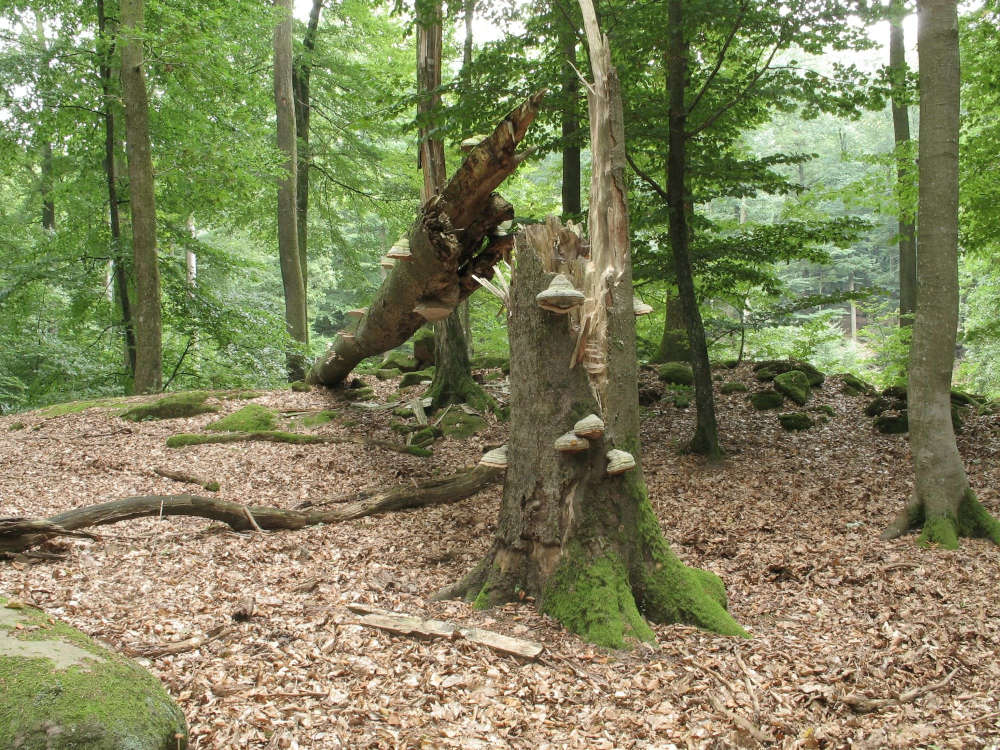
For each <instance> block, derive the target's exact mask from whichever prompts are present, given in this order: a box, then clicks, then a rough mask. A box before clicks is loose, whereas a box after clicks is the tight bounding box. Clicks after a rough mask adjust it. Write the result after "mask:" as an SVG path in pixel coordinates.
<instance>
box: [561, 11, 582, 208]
mask: <svg viewBox="0 0 1000 750" xmlns="http://www.w3.org/2000/svg"><path fill="white" fill-rule="evenodd" d="M559 32H560V33H559V46H560V49H561V50H562V54H563V55H564V57H565V62H564V63H563V67H562V96H563V104H562V212H563V218H564V219H566V220H570V219H572V220H579V219H580V217H581V216H582V215H583V203H582V201H581V198H580V193H581V191H582V185H581V177H580V173H581V170H580V116H579V114H578V112H577V98H578V97H579V95H580V79H579V76H578V75H577V72H576V68H574V67H573V65H575V63H576V29H573V28H570V27H569V25H568V21H567V20H566V19H562V20H561V21H560V25H559Z"/></svg>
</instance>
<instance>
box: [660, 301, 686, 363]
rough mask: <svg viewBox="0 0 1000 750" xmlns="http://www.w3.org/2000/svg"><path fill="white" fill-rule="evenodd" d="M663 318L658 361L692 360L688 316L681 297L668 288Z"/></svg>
mask: <svg viewBox="0 0 1000 750" xmlns="http://www.w3.org/2000/svg"><path fill="white" fill-rule="evenodd" d="M665 308H666V309H665V313H664V318H663V336H662V337H661V338H660V350H659V351H658V352H657V355H656V361H657V362H690V361H691V345H690V344H689V343H688V331H687V328H688V326H687V318H686V317H685V316H684V306H683V305H682V304H681V298H680V297H679V296H678V295H676V294H674V293H673V290H671V289H669V288H668V289H667V300H666V305H665Z"/></svg>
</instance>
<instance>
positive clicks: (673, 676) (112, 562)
mask: <svg viewBox="0 0 1000 750" xmlns="http://www.w3.org/2000/svg"><path fill="white" fill-rule="evenodd" d="M642 377H643V378H644V379H648V380H650V381H652V376H651V375H649V374H648V373H644V374H643V376H642ZM724 377H725V378H726V379H727V380H742V381H743V382H745V383H747V384H748V385H750V387H751V389H758V388H760V385H759V384H757V383H756V382H755V381H754V380H753V374H752V372H751V371H750V369H749V368H747V367H743V368H740V369H738V370H736V371H727V372H725V374H724ZM366 379H368V380H371V381H373V385H374V386H375V389H376V392H377V394H378V395H379V396H381V397H382V398H383V400H385V399H387V398H388V397H389V394H390V393H391V392H392V391H393V390H394V389H395V383H394V382H393V381H387V382H381V381H376V380H375V379H374V378H367V377H366ZM137 400H140V401H141V400H142V399H137ZM245 403H246V402H244V401H221V402H220V407H221V409H222V411H223V412H230V411H235V410H236V409H238V408H240V407H241V406H242V405H244V404H245ZM254 403H260V404H263V405H265V406H268V407H271V408H273V409H276V410H291V411H306V410H319V409H334V410H336V411H337V413H338V416H337V418H336V419H334V420H333V421H332V422H329V423H328V424H325V425H322V426H319V427H313V428H301V429H303V430H306V429H307V430H308V431H312V432H317V433H321V434H334V435H336V434H342V435H349V434H353V435H363V436H368V437H380V438H383V439H386V440H398V439H399V438H398V435H396V434H395V433H393V432H392V431H391V430H390V428H389V422H390V420H391V419H392V417H391V413H390V412H387V411H374V412H373V411H365V410H360V409H354V408H351V407H349V406H348V405H347V403H346V402H345V401H343V400H342V399H339V398H338V397H337V396H336V395H335V394H331V393H329V392H326V391H323V390H314V391H312V392H309V393H293V392H290V391H284V392H268V393H264V394H263V395H261V396H260V397H258V398H256V399H255V400H254ZM866 403H867V399H866V398H864V397H849V396H846V395H843V394H842V393H841V392H840V382H839V380H838V379H837V378H828V379H827V381H826V384H825V385H824V386H823V387H822V388H819V389H814V395H813V400H812V402H811V404H810V405H814V404H828V405H829V406H830V407H832V409H833V410H834V413H835V415H834V416H833V417H832V418H831V419H830V421H829V422H827V423H826V424H823V425H820V426H817V427H815V428H813V429H811V430H807V431H804V432H799V433H791V432H785V431H784V430H783V429H781V428H780V427H779V426H778V424H777V416H776V412H774V411H770V412H756V411H754V410H753V409H752V408H751V407H750V405H749V403H748V402H747V398H746V394H745V393H735V394H732V395H719V396H718V400H717V404H718V407H719V418H720V424H721V431H722V439H723V443H724V445H725V448H726V450H727V451H728V454H729V455H728V458H727V459H726V461H725V462H724V463H722V464H720V465H717V466H713V465H708V464H706V463H705V462H703V461H702V460H701V459H699V458H697V457H694V456H690V455H684V454H683V453H682V452H681V451H680V449H679V447H680V446H681V445H682V443H683V441H684V439H685V438H686V437H687V436H689V435H690V433H691V430H692V425H693V418H694V409H693V407H691V408H689V409H678V408H675V407H674V406H673V405H672V403H670V402H669V401H662V402H659V403H657V404H654V405H652V406H649V407H644V408H643V421H642V437H643V446H644V447H643V450H644V453H643V465H644V469H645V475H646V480H647V482H648V485H649V490H650V496H651V499H652V501H653V504H654V507H655V508H656V510H657V512H658V514H659V516H660V519H661V521H662V525H663V529H664V532H665V534H666V535H667V538H668V539H669V540H670V541H671V543H672V545H673V548H674V549H675V550H676V551H677V553H678V554H679V555H680V557H681V558H682V559H683V560H685V561H686V562H687V563H689V564H691V565H696V566H700V567H704V568H708V569H710V570H713V571H715V572H716V573H718V574H719V575H720V576H721V577H722V578H723V580H724V581H725V583H726V586H727V588H728V592H729V601H730V610H731V612H732V613H733V615H734V616H735V617H736V619H737V620H738V621H739V622H740V623H742V624H743V625H744V626H745V627H746V628H747V630H748V631H749V632H750V633H751V634H752V636H753V637H752V638H751V639H749V640H737V639H733V638H724V637H719V636H715V635H712V634H710V633H705V632H701V631H699V630H696V629H694V628H690V627H685V626H678V625H668V626H656V627H655V632H656V637H657V644H656V645H652V646H646V645H642V646H638V647H636V648H634V649H632V650H631V651H622V652H610V651H606V650H603V649H600V648H597V647H593V646H590V645H588V644H586V643H584V642H582V641H580V640H579V639H578V638H577V637H576V636H574V635H572V634H570V633H567V632H565V631H564V630H563V629H561V628H560V627H559V626H558V625H557V624H556V623H555V622H554V621H552V620H551V619H549V618H548V617H546V616H543V615H539V614H538V613H537V612H536V610H535V609H534V607H533V605H532V603H531V602H530V601H524V602H519V603H517V604H512V605H509V606H506V607H503V608H501V609H496V610H489V611H477V610H474V609H473V608H472V607H471V606H470V605H468V604H466V603H463V602H443V603H434V602H431V601H430V596H431V595H432V593H433V592H434V591H435V590H437V589H438V588H439V587H441V586H443V585H445V584H448V583H450V582H452V581H454V580H455V579H456V578H458V577H459V576H461V575H462V574H463V573H465V572H466V571H468V570H469V569H470V568H471V567H472V566H473V565H474V564H475V563H476V562H477V561H478V560H479V559H480V558H481V556H482V555H483V554H484V552H485V551H486V549H487V547H488V545H489V543H490V540H491V536H492V533H493V531H494V525H495V521H496V518H497V514H498V505H499V500H500V496H501V488H500V486H499V485H495V486H493V487H491V488H489V489H487V490H486V491H483V492H482V493H480V494H479V495H478V496H476V497H474V498H472V499H470V500H466V501H463V502H461V503H458V504H455V505H448V506H437V507H429V508H423V509H418V510H413V511H404V512H397V513H389V514H386V515H382V516H377V517H369V518H364V519H361V520H359V521H353V522H348V523H342V524H338V525H330V526H322V527H313V528H307V529H304V530H301V531H295V532H288V531H285V532H274V533H251V534H236V533H234V532H232V531H230V530H229V529H228V527H226V526H223V525H220V524H215V523H209V522H206V521H204V520H201V519H179V518H171V519H164V520H155V519H145V520H137V521H131V522H128V523H123V524H118V525H115V526H109V527H104V528H102V529H97V530H96V531H98V532H99V534H100V539H99V540H97V541H91V540H76V539H73V540H70V541H63V542H60V543H59V544H58V545H57V546H58V548H60V549H61V550H62V551H63V552H65V553H66V556H65V558H64V559H62V560H57V561H42V562H39V561H33V560H27V559H24V558H15V559H8V560H6V561H3V560H0V593H5V594H6V595H8V596H11V597H16V598H18V599H21V600H23V601H26V602H28V603H31V604H34V605H36V606H38V607H41V608H42V609H44V610H45V611H46V612H48V613H50V614H52V615H55V616H58V617H60V618H61V619H63V620H65V621H67V622H69V623H70V624H72V625H74V626H76V627H78V628H80V629H81V630H83V631H85V632H87V633H89V634H91V635H92V636H95V637H97V638H98V639H101V640H102V641H104V642H106V643H108V644H110V645H111V647H112V648H115V649H117V650H120V651H124V652H126V653H139V652H141V650H142V649H143V648H145V647H148V646H149V645H150V644H160V645H162V644H169V643H171V642H176V641H181V640H184V639H187V638H190V637H192V636H198V635H203V634H205V633H208V632H210V631H213V629H215V628H219V627H220V626H223V627H224V629H223V630H222V631H221V633H220V634H219V635H218V636H217V637H216V638H214V639H213V640H210V641H208V642H207V643H205V644H204V645H202V646H201V647H200V648H196V649H194V650H189V651H185V652H182V653H178V654H174V655H167V656H162V657H158V658H144V659H141V660H140V661H141V662H142V663H143V664H145V665H146V666H147V667H148V668H149V669H150V670H151V671H152V672H153V673H155V674H156V675H157V676H158V677H159V678H160V679H161V680H163V682H164V683H165V684H166V686H167V688H168V690H169V691H170V693H171V694H172V695H173V696H174V697H175V698H176V699H177V701H178V702H179V703H180V705H181V706H182V708H183V709H184V712H185V714H186V716H187V720H188V723H189V727H190V732H191V739H192V747H194V748H264V747H277V748H339V747H350V748H366V747H385V748H395V747H406V748H409V747H461V748H480V747H482V748H485V747H513V748H532V749H533V750H541V749H542V748H619V747H620V748H671V747H697V748H701V747H756V746H760V745H763V746H775V747H787V748H799V747H803V748H813V747H824V748H825V747H855V748H862V747H868V748H878V747H931V746H934V747H994V748H996V747H998V743H1000V691H998V689H997V685H998V684H1000V661H998V658H997V657H998V654H1000V549H998V548H996V547H994V546H991V545H990V544H989V543H987V542H984V541H979V540H963V542H962V546H961V548H960V549H959V550H958V551H954V552H949V551H943V550H939V549H921V548H919V547H918V546H917V545H916V544H915V539H914V537H912V536H909V537H906V538H903V539H900V540H897V541H894V542H888V543H887V542H882V541H879V539H878V535H879V532H880V531H881V530H882V529H883V527H884V526H885V525H886V524H887V523H888V521H889V519H890V518H891V516H892V515H893V514H894V513H895V512H896V511H897V510H899V508H900V507H901V505H902V503H903V501H904V498H905V497H906V496H907V494H908V492H909V489H910V486H911V467H910V460H909V450H908V446H907V443H906V440H905V437H904V436H885V435H880V434H878V433H877V432H875V431H874V430H873V428H872V420H871V419H869V418H868V417H866V416H865V415H864V413H863V409H864V406H865V404H866ZM118 411H119V410H118V409H115V408H113V407H107V406H106V407H103V408H101V407H96V408H90V409H87V410H85V411H81V412H78V413H69V414H64V415H59V416H52V415H51V413H50V414H47V413H46V412H44V411H36V412H30V413H25V414H19V415H14V416H8V417H4V418H2V419H0V516H3V515H36V516H40V515H48V514H52V513H55V512H58V511H62V510H66V509H69V508H72V507H77V506H83V505H88V504H93V503H98V502H104V501H107V500H112V499H117V498H122V497H126V496H130V495H140V494H176V493H181V492H192V491H200V490H198V488H196V487H192V486H190V485H181V484H178V483H177V482H174V481H172V480H169V479H165V478H163V477H160V476H158V475H157V474H156V473H154V469H156V468H171V469H174V470H181V471H186V472H189V473H191V474H195V475H202V476H205V477H210V478H213V479H217V480H218V481H219V482H220V483H221V491H220V492H219V493H218V496H219V497H222V498H224V499H229V500H234V501H238V502H243V503H253V504H262V505H277V506H281V507H294V506H295V505H296V504H299V503H301V502H303V501H304V500H307V499H308V500H313V501H318V500H324V499H330V498H342V499H345V500H349V499H351V498H352V495H353V493H355V492H356V491H357V490H359V489H361V488H364V487H372V486H379V487H387V486H390V485H393V484H397V483H399V482H407V481H410V480H411V479H413V480H416V479H420V478H426V477H431V476H436V475H444V474H448V473H451V472H452V471H455V470H457V469H458V468H459V467H462V466H468V465H472V464H474V463H475V462H476V461H477V460H478V458H479V456H480V455H481V452H482V450H483V448H484V447H488V446H493V445H496V444H498V443H501V442H503V441H504V440H505V430H506V426H505V425H503V424H493V425H491V426H490V428H489V429H488V431H486V432H485V433H481V434H480V435H478V436H476V437H473V438H471V439H469V440H466V441H464V442H455V441H450V440H441V441H438V442H437V443H436V444H435V446H434V455H433V456H432V457H430V458H418V457H415V456H410V455H404V454H399V453H393V452H387V451H385V450H382V449H380V448H374V447H366V446H361V445H352V444H347V445H282V444H271V443H236V444H228V445H199V446H191V447H185V448H179V449H171V448H167V447H166V446H165V444H164V441H165V439H166V438H167V437H168V436H169V435H171V434H174V433H178V432H195V431H197V430H199V429H200V428H202V427H203V426H204V425H205V424H207V423H208V422H210V421H213V420H214V419H216V418H217V417H218V415H213V414H205V415H201V416H198V417H194V418H191V419H180V420H165V421H150V422H143V423H139V424H136V423H131V422H126V421H123V420H122V419H120V418H119V417H118V416H117V414H118ZM17 423H22V424H23V425H24V427H23V428H21V429H11V428H12V427H16V426H17ZM959 444H960V447H961V450H962V454H963V456H964V457H965V461H966V466H967V469H968V471H969V475H970V478H971V481H972V485H973V487H974V488H975V489H976V490H977V492H978V493H979V497H980V499H981V500H982V501H983V503H984V505H985V506H986V507H987V508H989V509H990V510H991V511H992V512H993V513H994V514H995V515H1000V494H998V492H997V490H998V488H1000V463H998V454H1000V416H995V415H984V416H977V417H971V418H970V419H969V420H968V422H967V424H966V428H965V430H964V432H963V433H962V434H961V435H960V437H959ZM202 494H205V493H203V492H202ZM248 598H251V599H252V601H253V607H252V609H253V612H252V614H250V616H249V617H248V618H239V619H240V620H241V621H239V622H237V621H235V620H234V618H233V614H234V613H236V612H237V610H240V609H246V604H247V600H248ZM352 602H360V603H364V604H368V605H371V606H375V607H380V608H383V609H387V610H393V611H397V612H403V613H409V614H414V615H421V616H428V617H433V618H437V619H441V620H448V621H450V622H454V623H458V624H462V625H473V626H476V627H481V628H486V629H490V630H494V631H498V632H501V633H505V634H508V635H512V636H517V637H520V638H528V639H532V640H536V641H538V642H540V643H541V644H543V645H544V647H545V651H544V653H543V654H542V656H541V658H540V659H538V660H536V661H533V662H525V661H523V660H520V659H518V658H515V657H512V656H505V655H503V654H500V653H498V652H495V651H492V650H490V649H487V648H484V647H480V646H476V645H474V644H471V643H469V642H466V641H463V640H457V641H450V640H420V639H416V638H412V637H399V636H394V635H390V634H388V633H386V632H383V631H381V630H376V629H371V628H368V627H363V626H361V625H359V624H357V621H358V617H357V615H355V614H352V612H351V611H350V610H348V609H347V605H348V604H350V603H352ZM245 614H247V613H245ZM908 691H909V692H908ZM850 696H855V697H857V696H864V697H868V698H873V699H886V700H885V701H884V702H883V703H882V704H879V706H878V710H875V711H871V712H867V713H864V712H860V711H858V710H856V709H855V708H852V707H851V706H850V705H849V703H850V701H851V700H852V699H851V697H850ZM900 696H902V698H903V701H902V702H899V701H898V700H896V699H898V698H900ZM845 699H846V700H845Z"/></svg>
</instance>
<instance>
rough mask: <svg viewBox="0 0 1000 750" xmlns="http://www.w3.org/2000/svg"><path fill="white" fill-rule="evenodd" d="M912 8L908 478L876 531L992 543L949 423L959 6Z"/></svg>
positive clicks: (927, 2) (945, 2)
mask: <svg viewBox="0 0 1000 750" xmlns="http://www.w3.org/2000/svg"><path fill="white" fill-rule="evenodd" d="M919 14H920V16H919V31H918V39H917V47H918V52H919V60H920V144H919V149H920V153H919V159H918V163H919V170H920V172H919V178H920V197H919V206H918V213H917V215H918V218H919V227H920V253H919V254H918V256H917V314H916V319H915V320H914V323H913V344H912V346H911V348H910V370H909V373H910V378H909V388H908V399H907V401H908V407H909V408H908V410H909V423H910V449H911V452H912V454H913V468H914V473H915V482H914V494H913V498H912V499H911V500H910V502H909V503H908V504H907V506H906V508H904V510H903V511H902V512H901V513H900V515H899V516H898V517H897V518H896V519H895V520H894V521H893V523H892V524H891V525H890V526H889V528H888V529H887V530H886V532H885V533H884V534H883V537H885V538H893V537H896V536H899V535H900V534H902V533H903V532H905V531H906V530H907V529H909V528H911V527H914V526H921V525H922V526H923V532H922V533H921V535H920V541H921V543H923V544H930V543H937V544H940V545H941V546H942V547H946V548H950V549H954V548H955V547H957V546H958V538H959V537H960V536H987V537H989V538H990V539H992V540H993V541H994V542H995V543H996V544H1000V523H998V522H997V521H996V520H995V519H993V517H992V516H990V515H989V513H987V511H986V510H985V509H984V508H983V507H982V505H980V504H979V501H978V500H977V499H976V497H975V495H974V494H973V492H972V490H971V489H970V488H969V480H968V478H967V477H966V474H965V467H964V465H963V464H962V457H961V456H960V455H959V453H958V446H957V444H956V442H955V433H954V430H953V429H952V423H951V399H950V395H951V374H952V368H953V367H954V358H955V339H956V333H957V330H958V132H959V89H960V82H961V77H960V70H959V55H958V12H957V3H956V0H921V2H920V4H919Z"/></svg>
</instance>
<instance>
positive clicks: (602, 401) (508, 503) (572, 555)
mask: <svg viewBox="0 0 1000 750" xmlns="http://www.w3.org/2000/svg"><path fill="white" fill-rule="evenodd" d="M581 5H582V6H583V7H584V22H585V25H586V28H587V32H588V34H587V35H588V39H589V41H590V48H591V63H592V65H593V66H594V78H595V82H594V86H593V90H592V91H591V95H590V127H591V142H592V145H591V150H592V153H593V159H594V169H593V181H592V183H591V196H590V205H591V209H592V210H591V211H590V238H591V244H590V257H589V258H588V257H587V246H586V244H585V243H583V242H581V240H580V238H579V237H578V236H577V234H576V233H575V232H574V231H573V230H571V229H569V228H564V227H562V226H561V225H560V224H559V222H558V221H557V220H555V219H550V220H549V222H548V223H547V224H540V225H532V226H529V227H527V228H526V230H525V232H526V234H524V235H521V236H519V239H518V252H517V254H516V259H517V262H516V267H515V269H514V274H513V276H514V277H513V280H512V283H511V295H512V299H511V311H510V350H511V362H510V366H511V373H510V381H511V406H512V424H511V438H510V445H509V449H508V468H507V475H506V482H505V485H504V497H503V504H502V506H501V510H500V520H499V524H498V530H497V536H496V539H495V541H494V543H493V546H492V548H491V549H490V551H489V552H488V553H487V556H486V558H485V559H484V560H483V561H482V562H481V563H480V564H479V566H477V567H476V568H475V569H474V570H473V571H472V572H471V573H470V574H469V575H468V576H466V577H465V579H463V580H462V581H461V582H459V583H458V584H456V585H455V586H452V587H449V588H448V589H447V590H446V591H444V592H442V594H441V595H443V596H448V595H463V596H465V597H467V598H469V599H472V600H474V602H475V605H476V606H477V607H488V606H492V605H495V604H500V603H502V602H505V601H508V600H514V599H517V598H519V595H520V596H523V595H524V594H528V595H530V596H533V597H535V599H536V601H537V603H538V606H539V608H540V609H541V610H542V611H544V612H547V613H549V614H550V615H552V616H553V617H555V618H556V619H558V620H559V621H560V622H562V623H563V624H564V625H565V626H566V627H568V628H569V629H571V630H573V631H574V632H576V633H579V634H580V635H582V636H583V637H584V638H586V639H587V640H590V641H593V642H595V643H599V644H601V645H604V646H609V647H622V646H624V645H626V644H627V643H629V642H630V641H633V640H652V638H653V632H652V630H651V629H650V627H649V625H648V624H647V622H646V620H645V619H644V618H643V614H645V616H646V617H648V618H649V619H651V620H654V621H660V622H678V621H680V622H688V623H693V624H696V625H700V626H703V627H707V628H710V629H712V630H716V631H718V632H722V633H730V634H743V630H742V628H740V626H739V625H737V624H736V622H735V621H734V620H733V619H732V618H731V617H730V616H729V614H728V613H727V612H726V611H725V609H724V608H723V602H724V599H725V592H724V588H723V586H722V582H721V581H720V580H719V579H718V578H717V577H716V576H714V575H712V574H710V573H705V572H704V571H696V570H694V569H691V568H687V567H685V566H684V565H682V564H681V563H680V561H679V560H678V559H677V558H676V557H675V556H674V555H673V553H672V552H671V551H670V548H669V547H668V545H667V543H666V542H665V541H664V539H663V536H662V534H661V532H660V527H659V522H658V521H657V519H656V517H655V515H654V514H653V510H652V507H651V506H650V504H649V500H648V499H647V497H646V490H645V486H644V483H643V479H642V470H641V468H640V467H639V461H638V456H639V440H638V431H639V402H638V391H637V387H636V375H637V372H636V369H637V367H636V359H635V315H634V313H633V309H632V270H631V259H630V256H629V246H628V212H627V208H626V205H625V196H626V186H625V181H624V174H623V173H624V170H623V167H624V148H623V145H624V131H623V125H622V112H621V99H620V94H619V89H618V79H617V75H616V74H615V72H614V70H613V69H612V68H611V66H610V55H609V53H608V50H607V40H606V38H602V37H601V36H600V35H599V32H598V31H597V30H596V18H595V17H594V12H593V6H592V5H591V4H590V2H589V0H582V2H581ZM556 272H560V273H563V274H564V275H566V276H567V277H568V278H569V279H570V280H571V281H572V282H573V284H574V286H575V287H576V288H578V289H580V290H581V291H583V292H584V293H585V294H586V300H585V301H584V303H583V304H582V305H581V306H580V307H577V308H575V309H574V310H573V311H571V312H570V313H568V314H566V315H559V314H556V313H553V312H550V311H547V310H544V309H542V308H541V307H539V304H538V302H537V301H536V295H537V294H538V293H539V292H541V291H542V290H544V289H546V288H547V286H548V285H549V283H550V281H551V280H552V279H553V277H554V274H555V273H556ZM567 365H569V367H567ZM581 365H582V366H581ZM588 413H592V414H596V415H600V417H601V418H602V419H603V421H604V432H603V435H602V436H597V435H592V437H591V438H590V439H589V440H588V441H587V442H588V443H589V445H588V446H587V447H586V449H585V450H584V451H583V452H578V453H563V452H560V451H557V450H555V449H554V447H553V444H554V442H555V440H556V438H558V437H560V436H561V435H563V434H564V433H566V432H567V431H572V430H573V428H574V424H575V423H576V422H577V420H579V419H580V418H581V417H583V416H585V415H587V414H588ZM611 449H618V450H621V451H627V452H628V453H630V454H631V455H632V456H634V457H635V466H634V468H632V469H631V470H628V471H626V472H624V473H618V474H615V475H609V473H608V467H609V459H608V457H607V456H606V455H605V454H606V453H607V452H608V451H609V450H611Z"/></svg>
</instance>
